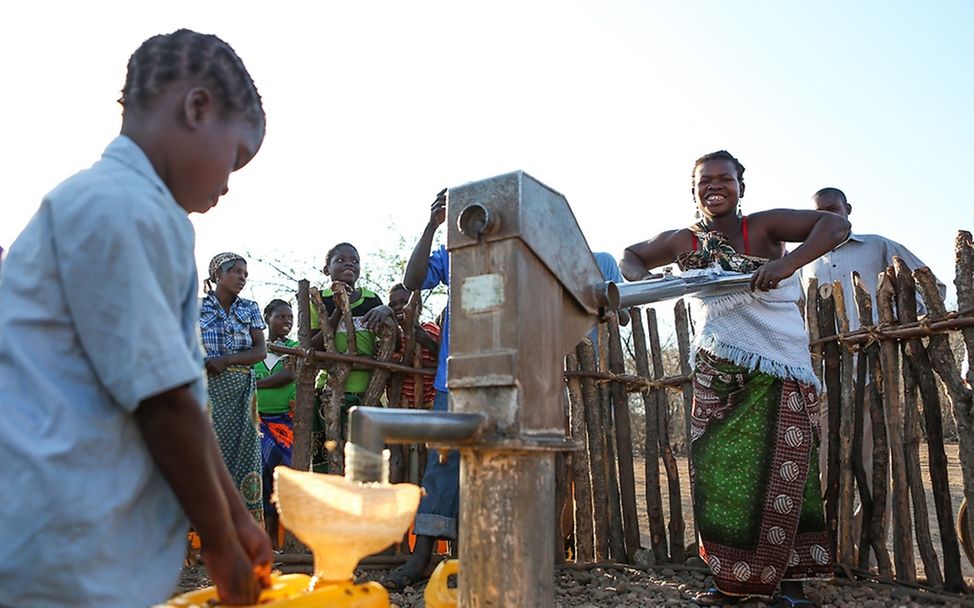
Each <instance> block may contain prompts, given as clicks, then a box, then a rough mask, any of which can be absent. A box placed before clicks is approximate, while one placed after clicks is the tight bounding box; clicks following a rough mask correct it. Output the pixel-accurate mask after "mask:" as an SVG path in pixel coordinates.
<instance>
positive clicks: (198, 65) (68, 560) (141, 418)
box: [0, 30, 272, 607]
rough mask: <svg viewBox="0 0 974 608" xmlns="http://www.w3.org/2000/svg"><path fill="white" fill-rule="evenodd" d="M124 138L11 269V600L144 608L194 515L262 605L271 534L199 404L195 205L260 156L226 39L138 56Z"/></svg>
mask: <svg viewBox="0 0 974 608" xmlns="http://www.w3.org/2000/svg"><path fill="white" fill-rule="evenodd" d="M119 101H120V103H121V105H122V129H121V134H120V135H119V136H118V137H117V138H115V139H114V140H113V141H112V142H111V143H110V144H109V145H108V147H107V148H106V150H105V152H104V153H103V155H102V157H101V159H100V160H99V161H98V162H96V163H95V164H94V165H93V166H92V167H91V168H89V169H86V170H84V171H82V172H80V173H77V174H76V175H74V176H73V177H70V178H69V179H67V180H66V181H64V182H62V183H61V185H59V186H58V187H57V188H56V189H54V190H53V191H52V192H50V193H49V194H48V195H47V196H45V197H44V200H43V201H42V203H41V205H40V208H39V209H38V211H37V213H36V214H35V215H34V217H33V218H32V219H31V221H30V223H29V224H28V225H27V227H26V228H25V229H24V231H23V232H22V233H21V234H20V236H19V237H18V238H17V240H16V242H15V243H14V244H13V246H12V247H11V248H10V251H9V252H8V255H7V257H6V259H5V260H4V268H3V278H2V279H0V403H2V404H3V416H0V462H3V466H4V474H3V485H2V490H0V495H2V499H0V521H3V523H4V528H3V529H4V537H3V542H0V605H4V606H41V607H43V606H65V605H79V606H80V605H85V606H96V605H97V606H119V607H128V606H146V605H151V604H155V603H157V602H160V601H164V600H165V599H166V598H167V597H169V596H170V594H171V593H172V591H173V589H174V588H175V586H176V581H177V577H178V575H179V568H180V563H181V560H182V558H183V556H184V551H185V548H186V547H185V539H186V536H185V535H186V529H187V527H188V523H189V522H187V516H188V518H189V521H191V522H192V523H193V525H194V526H195V528H196V530H197V531H198V532H199V534H200V536H201V537H202V541H203V547H202V550H203V555H204V557H205V559H206V567H207V570H208V571H209V574H210V576H211V578H212V579H213V581H214V582H215V583H216V585H217V588H218V590H219V593H220V596H221V599H222V601H224V602H228V603H237V604H251V603H254V602H255V601H256V600H257V596H258V593H259V591H260V585H259V582H258V580H257V579H256V577H255V576H254V567H255V566H256V565H259V564H265V563H266V565H267V566H268V567H269V566H270V559H271V557H272V552H271V547H270V542H269V540H268V538H267V535H266V534H264V531H263V530H262V529H261V528H260V526H259V525H258V524H257V522H256V521H255V520H254V518H252V517H251V516H250V514H249V512H248V511H247V509H246V507H245V506H244V504H243V502H242V501H241V500H240V496H239V495H238V493H237V491H236V489H235V487H234V484H233V481H232V480H231V479H230V475H229V473H228V472H227V469H226V467H225V466H224V464H223V462H222V461H221V459H220V454H219V451H218V449H217V443H216V438H215V437H214V435H213V430H212V426H211V425H210V423H209V420H208V419H207V416H206V412H205V410H204V409H203V401H204V399H205V384H204V381H203V358H202V354H201V351H200V343H199V337H198V331H199V330H198V327H197V322H198V319H199V301H198V296H197V290H198V288H199V284H198V280H197V275H196V262H195V260H194V257H193V241H194V234H193V226H192V224H191V223H190V221H189V219H188V218H187V217H186V216H187V214H188V213H190V212H197V213H204V212H206V211H207V210H208V209H210V208H211V207H212V206H213V205H215V204H216V202H217V200H218V199H219V198H220V196H221V195H222V194H225V193H226V191H227V180H228V177H229V174H230V173H231V172H232V171H234V170H236V169H239V168H241V167H243V166H244V165H246V164H247V163H248V162H249V161H250V159H251V158H252V157H253V156H254V155H255V154H256V153H257V150H258V149H259V148H260V145H261V142H262V140H263V136H264V124H265V123H264V111H263V107H262V105H261V100H260V96H259V95H258V93H257V89H256V88H255V86H254V84H253V81H252V80H251V78H250V75H249V74H248V72H247V70H246V68H245V67H244V65H243V63H242V62H241V60H240V58H239V57H238V56H237V55H236V53H235V52H234V51H233V49H231V48H230V46H229V45H227V44H226V43H225V42H224V41H222V40H220V39H219V38H217V37H216V36H211V35H203V34H199V33H196V32H192V31H189V30H179V31H177V32H174V33H171V34H165V35H159V36H154V37H152V38H149V39H148V40H146V41H145V42H144V43H142V45H141V46H140V47H139V48H138V49H137V50H136V51H135V53H134V54H133V55H132V56H131V58H130V59H129V62H128V73H127V76H126V79H125V85H124V88H123V90H122V96H121V99H120V100H119Z"/></svg>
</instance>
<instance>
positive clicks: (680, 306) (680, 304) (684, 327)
mask: <svg viewBox="0 0 974 608" xmlns="http://www.w3.org/2000/svg"><path fill="white" fill-rule="evenodd" d="M673 312H674V315H675V321H676V322H675V326H676V344H677V349H678V350H679V353H680V374H681V375H682V376H684V377H686V378H690V376H691V374H692V373H693V370H692V369H690V324H689V318H688V317H687V308H686V304H685V302H684V301H683V299H679V300H677V301H676V306H675V307H674V310H673ZM682 392H683V422H684V429H683V432H684V433H686V442H687V450H686V457H687V471H688V473H689V471H690V466H691V463H690V456H691V450H692V448H693V446H692V445H690V444H691V441H690V417H691V415H692V414H693V381H692V380H687V381H686V382H684V383H683V388H682ZM687 483H688V484H690V510H691V513H692V512H693V500H694V499H693V483H692V482H691V480H689V479H688V480H687ZM691 533H692V537H691V538H693V543H692V545H693V546H694V547H696V546H697V518H696V517H694V518H693V530H692V531H691Z"/></svg>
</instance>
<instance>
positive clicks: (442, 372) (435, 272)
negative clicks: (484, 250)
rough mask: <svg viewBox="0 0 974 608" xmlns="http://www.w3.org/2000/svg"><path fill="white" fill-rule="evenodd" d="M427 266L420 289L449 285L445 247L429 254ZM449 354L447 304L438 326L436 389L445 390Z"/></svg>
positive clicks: (448, 263) (448, 265) (447, 259)
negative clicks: (439, 326)
mask: <svg viewBox="0 0 974 608" xmlns="http://www.w3.org/2000/svg"><path fill="white" fill-rule="evenodd" d="M429 263H430V265H429V268H427V270H426V278H425V279H424V280H423V287H422V289H433V288H434V287H436V286H437V285H446V286H447V288H449V287H450V254H449V253H447V250H446V247H445V246H443V245H440V248H439V249H437V250H436V251H434V252H433V253H431V254H430V258H429ZM449 355H450V306H449V304H447V307H446V310H445V311H443V325H442V326H441V328H440V354H439V356H440V359H439V361H437V363H436V378H434V379H433V386H434V387H435V388H436V390H438V391H446V365H447V361H446V359H447V357H448V356H449Z"/></svg>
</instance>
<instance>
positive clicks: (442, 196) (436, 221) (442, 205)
mask: <svg viewBox="0 0 974 608" xmlns="http://www.w3.org/2000/svg"><path fill="white" fill-rule="evenodd" d="M444 221H446V188H443V189H442V190H440V192H439V193H438V194H437V195H436V200H435V201H433V204H432V205H430V226H432V227H434V228H436V227H437V226H439V225H440V224H442V223H443V222H444Z"/></svg>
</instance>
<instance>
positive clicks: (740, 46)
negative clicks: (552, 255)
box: [0, 0, 974, 304]
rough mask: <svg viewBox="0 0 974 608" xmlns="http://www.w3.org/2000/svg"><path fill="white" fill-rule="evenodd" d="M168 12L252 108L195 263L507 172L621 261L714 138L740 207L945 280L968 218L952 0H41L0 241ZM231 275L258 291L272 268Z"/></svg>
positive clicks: (105, 137)
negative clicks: (885, 246)
mask: <svg viewBox="0 0 974 608" xmlns="http://www.w3.org/2000/svg"><path fill="white" fill-rule="evenodd" d="M179 27H188V28H191V29H196V30H198V31H202V32H207V33H214V34H217V35H219V36H220V37H222V38H223V39H224V40H226V41H227V42H229V43H230V44H231V45H232V46H233V47H234V48H235V49H236V50H237V52H238V53H239V54H240V56H241V57H242V59H243V61H244V63H245V64H246V65H247V67H248V69H249V71H250V73H251V75H252V76H253V78H254V80H255V82H256V83H257V86H258V88H259V90H260V92H261V94H262V95H263V98H264V101H265V108H266V111H267V115H268V123H267V137H266V139H265V141H264V145H263V148H262V149H261V151H260V153H259V154H258V156H257V157H256V158H255V159H254V161H253V162H252V163H250V164H249V165H248V166H247V167H246V168H244V169H243V170H242V171H240V172H239V173H237V174H235V175H234V176H232V177H231V181H230V193H229V194H228V195H227V196H226V197H224V198H223V199H222V200H221V202H220V204H219V206H218V207H217V208H215V209H214V210H212V211H210V212H209V213H207V214H206V215H204V216H193V223H194V224H195V226H196V230H197V260H198V263H199V268H200V273H201V278H202V276H203V275H205V271H206V264H207V262H208V261H209V259H210V258H211V257H212V256H213V255H214V254H215V253H218V252H220V251H225V250H232V251H237V252H238V253H245V252H251V253H253V254H256V255H260V256H264V257H279V258H282V259H284V260H286V261H290V262H292V263H293V265H294V266H298V267H302V268H320V267H321V265H322V263H323V259H324V254H325V251H326V250H327V249H328V248H329V247H330V246H331V245H333V244H335V243H337V242H339V241H344V240H350V241H352V242H353V243H354V244H356V245H357V246H358V247H359V249H360V251H361V252H362V253H363V254H366V255H367V254H369V253H370V252H371V251H375V250H378V249H379V248H383V247H385V248H389V247H392V246H394V245H395V242H394V238H393V237H394V235H396V234H397V233H401V234H403V235H404V236H405V237H406V239H407V241H409V242H410V243H411V242H413V241H414V240H415V238H417V237H418V236H419V233H420V231H421V230H422V227H423V225H424V224H425V221H426V218H427V215H426V214H427V211H428V207H429V203H430V202H431V200H432V198H433V196H434V195H435V193H436V192H437V191H438V190H440V189H441V188H443V187H446V186H455V185H459V184H462V183H466V182H469V181H475V180H479V179H483V178H487V177H491V176H494V175H497V174H499V173H504V172H507V171H511V170H515V169H522V170H524V171H526V172H527V173H529V174H531V175H532V176H534V177H536V178H537V179H539V180H541V181H543V182H544V183H546V184H548V185H549V186H551V187H553V188H554V189H556V190H558V191H560V192H561V193H563V194H564V195H565V196H566V197H567V198H568V201H569V202H570V203H571V205H572V208H573V209H574V212H575V215H576V217H577V218H578V221H579V223H580V225H581V226H582V229H583V231H584V233H585V235H586V237H587V239H588V242H589V244H590V245H591V247H592V248H593V249H595V250H604V251H610V252H612V253H614V254H616V255H617V256H618V255H621V252H622V250H623V249H624V248H625V247H626V246H627V245H629V244H632V243H634V242H636V241H639V240H643V239H645V238H648V237H650V236H652V235H654V234H656V233H657V232H660V231H661V230H665V229H670V228H676V227H680V226H685V225H688V224H689V223H690V222H691V221H692V217H693V209H694V207H693V201H692V199H691V196H690V192H689V186H690V171H691V168H692V164H693V161H694V160H695V159H696V158H697V157H698V156H701V155H702V154H704V153H707V152H711V151H714V150H717V149H721V148H725V149H727V150H729V151H730V152H731V153H732V154H734V155H736V156H737V157H738V158H739V159H740V160H741V161H742V162H743V164H744V165H745V166H746V167H747V172H746V175H745V181H746V183H747V193H746V196H745V197H744V199H743V205H744V211H745V212H753V211H758V210H762V209H767V208H772V207H792V208H806V207H808V206H809V204H810V203H809V198H810V196H811V195H812V193H813V192H815V191H816V190H817V189H819V188H821V187H824V186H835V187H839V188H841V189H843V190H844V191H845V192H846V194H847V195H848V196H849V200H850V202H851V203H852V204H853V207H854V211H853V215H852V217H851V220H852V223H853V229H854V230H856V231H858V232H863V233H877V234H882V235H884V236H887V237H890V238H892V239H894V240H897V241H900V242H901V243H904V244H905V245H907V246H908V247H909V248H910V249H912V250H913V251H914V252H915V253H916V254H917V255H918V256H919V257H920V258H921V259H923V260H924V261H926V262H927V263H928V264H929V265H930V266H931V267H932V268H933V270H934V272H935V273H936V274H937V275H938V276H939V277H940V278H941V280H942V281H944V282H945V283H947V284H948V289H949V293H950V294H953V285H952V281H953V274H954V273H953V240H954V235H955V234H956V231H957V230H958V229H961V228H963V229H967V230H970V229H971V228H972V224H974V210H972V206H971V203H970V197H971V194H970V193H969V192H967V185H968V182H969V181H970V175H971V170H970V168H969V164H970V159H969V158H968V155H967V154H966V152H967V150H968V148H969V146H970V145H971V142H972V141H974V121H972V119H971V114H970V112H971V111H970V108H971V107H972V99H974V73H972V67H971V66H974V36H971V33H970V32H971V30H972V28H974V2H971V1H970V0H968V1H961V0H944V1H938V2H930V3H919V2H902V1H899V2H878V1H875V2H869V1H867V2H854V3H853V2H815V3H798V2H785V1H766V2H756V1H746V2H723V1H717V0H713V1H696V2H689V1H681V2H636V1H633V2H621V1H612V0H602V1H592V2H572V1H560V2H530V1H526V0H524V1H521V2H507V1H492V2H483V3H471V2H418V1H414V2H401V1H399V2H347V1H346V2H295V1H292V2H278V3H267V2H260V3H258V2H246V1H243V0H237V1H235V2H224V1H208V2H199V1H193V2H183V1H175V0H174V1H170V2H165V3H151V4H150V3H140V2H131V1H127V2H98V1H91V2H83V3H82V2H70V3H68V2H64V3H57V2H45V1H41V0H37V1H34V2H20V3H15V4H10V3H8V4H6V5H5V6H4V8H3V12H2V17H0V57H2V59H0V66H2V78H3V83H4V94H3V95H2V96H0V115H2V116H3V117H4V119H5V126H4V137H3V140H4V141H3V145H2V147H0V167H2V168H3V169H2V177H0V205H2V215H0V246H3V247H4V248H9V246H10V244H11V242H12V241H13V240H14V239H15V238H16V236H17V234H18V233H19V232H20V231H21V230H22V229H23V227H24V225H25V224H26V223H27V221H28V220H29V219H30V217H31V215H32V214H33V213H34V211H35V210H36V208H37V206H38V204H39V203H40V200H41V198H42V197H43V196H44V194H45V193H46V192H48V191H49V190H51V189H52V188H53V187H54V186H55V185H57V183H58V182H60V181H61V180H63V179H64V178H66V177H68V176H69V175H71V174H72V173H74V172H76V171H78V170H80V169H82V168H85V167H87V166H89V165H91V163H93V162H94V161H95V160H97V158H98V157H99V155H100V154H101V152H102V150H103V149H104V147H105V146H106V145H107V144H108V143H109V142H110V141H111V139H112V138H113V137H114V136H115V135H116V134H117V133H118V130H119V126H120V108H119V106H118V104H116V103H115V100H116V99H117V98H118V96H119V90H120V89H121V87H122V84H123V82H124V78H125V65H126V62H127V60H128V57H129V55H130V54H131V53H132V51H134V50H135V48H136V47H137V46H138V45H139V44H140V43H141V42H142V41H143V40H144V39H146V38H147V37H149V36H151V35H154V34H156V33H163V32H169V31H172V30H174V29H177V28H179ZM250 270H251V276H252V278H253V279H255V281H254V285H255V287H254V288H253V289H251V290H250V291H249V293H248V294H246V295H248V297H253V298H255V299H257V300H258V301H260V303H261V304H263V303H265V302H266V300H267V299H268V298H269V297H271V295H273V294H272V293H271V292H269V291H268V288H261V287H260V286H259V283H260V281H261V280H262V279H267V278H270V277H271V276H272V274H273V273H272V272H271V271H270V270H269V269H268V268H267V267H262V266H261V265H259V264H255V263H252V264H251V268H250ZM309 278H311V279H317V278H319V277H317V276H311V277H309ZM90 280H97V273H96V269H93V277H92V278H91V279H90ZM110 287H111V286H106V288H110ZM950 299H951V301H953V296H952V295H951V296H950Z"/></svg>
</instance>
